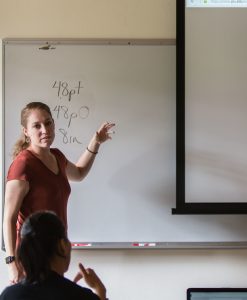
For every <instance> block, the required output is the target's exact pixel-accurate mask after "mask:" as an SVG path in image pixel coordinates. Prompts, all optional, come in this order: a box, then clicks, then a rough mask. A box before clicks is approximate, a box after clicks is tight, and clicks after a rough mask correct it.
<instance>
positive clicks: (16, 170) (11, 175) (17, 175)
mask: <svg viewBox="0 0 247 300" xmlns="http://www.w3.org/2000/svg"><path fill="white" fill-rule="evenodd" d="M29 175H30V174H29V171H28V165H27V162H26V159H24V158H21V157H17V158H16V159H15V160H14V161H13V162H12V164H11V165H10V168H9V171H8V174H7V181H9V180H15V179H16V180H25V181H29V178H30V177H29Z"/></svg>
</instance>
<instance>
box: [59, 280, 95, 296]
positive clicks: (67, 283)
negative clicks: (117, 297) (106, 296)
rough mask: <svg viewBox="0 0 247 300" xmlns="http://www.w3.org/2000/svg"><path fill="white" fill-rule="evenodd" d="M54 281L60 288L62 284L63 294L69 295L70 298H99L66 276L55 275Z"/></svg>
mask: <svg viewBox="0 0 247 300" xmlns="http://www.w3.org/2000/svg"><path fill="white" fill-rule="evenodd" d="M55 277H56V281H57V283H59V286H60V289H61V286H63V289H64V295H66V294H67V295H70V297H71V296H72V297H71V298H72V299H85V300H99V299H100V298H99V297H98V296H97V295H96V294H95V293H93V291H92V290H91V289H88V288H86V287H82V286H80V285H78V284H76V283H75V282H73V281H71V280H70V279H68V278H65V277H62V276H56V275H55Z"/></svg>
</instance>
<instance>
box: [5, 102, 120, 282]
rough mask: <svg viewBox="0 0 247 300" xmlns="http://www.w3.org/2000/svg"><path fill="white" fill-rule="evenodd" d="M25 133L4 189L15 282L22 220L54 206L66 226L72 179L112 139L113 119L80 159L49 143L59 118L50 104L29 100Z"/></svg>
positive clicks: (79, 175) (77, 177)
mask: <svg viewBox="0 0 247 300" xmlns="http://www.w3.org/2000/svg"><path fill="white" fill-rule="evenodd" d="M21 125H22V130H23V136H22V137H21V139H20V140H19V141H17V143H16V145H15V148H14V154H13V156H14V160H13V162H12V164H11V166H10V168H9V171H8V175H7V183H6V189H5V205H4V217H3V234H4V243H5V248H6V253H7V257H6V263H7V264H8V270H9V279H10V282H11V283H16V282H18V281H19V279H20V276H21V272H20V271H19V270H18V268H17V265H16V263H15V249H16V245H17V244H18V241H19V232H20V228H21V226H22V224H23V222H24V220H25V219H26V218H27V217H28V216H29V215H30V214H32V213H34V212H35V211H39V210H44V209H45V210H51V211H54V212H55V213H56V214H57V215H58V217H59V218H60V219H61V220H62V222H63V223H64V226H65V228H66V230H67V201H68V198H69V195H70V191H71V189H70V184H69V180H71V181H81V180H82V179H83V178H84V177H85V176H86V175H87V174H88V172H89V171H90V169H91V167H92V165H93V162H94V160H95V157H96V154H97V153H98V150H99V147H100V145H101V144H102V143H103V142H105V141H107V140H108V139H111V136H110V134H111V133H112V132H111V128H112V127H113V126H114V125H115V124H113V123H108V122H106V123H104V124H102V125H101V127H100V128H99V130H98V131H97V132H96V133H95V134H94V135H93V137H92V139H91V141H90V142H89V144H88V147H87V148H86V150H85V151H84V153H83V154H82V155H81V157H80V158H79V160H78V162H77V163H76V164H74V163H72V162H70V161H69V160H67V158H66V157H65V156H64V154H63V153H62V152H61V151H60V150H58V149H56V148H51V145H52V143H53V141H54V138H55V124H54V120H53V118H52V114H51V111H50V108H49V107H48V106H47V105H46V104H44V103H42V102H31V103H29V104H27V105H26V107H25V108H24V109H23V110H22V112H21Z"/></svg>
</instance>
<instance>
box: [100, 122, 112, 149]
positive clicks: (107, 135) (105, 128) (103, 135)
mask: <svg viewBox="0 0 247 300" xmlns="http://www.w3.org/2000/svg"><path fill="white" fill-rule="evenodd" d="M114 126H115V124H114V123H109V122H105V123H103V124H102V125H101V126H100V128H99V129H98V130H97V131H96V141H97V143H99V144H102V143H104V142H105V141H107V140H109V139H111V135H112V134H114V133H115V132H114V131H113V130H111V129H112V127H114Z"/></svg>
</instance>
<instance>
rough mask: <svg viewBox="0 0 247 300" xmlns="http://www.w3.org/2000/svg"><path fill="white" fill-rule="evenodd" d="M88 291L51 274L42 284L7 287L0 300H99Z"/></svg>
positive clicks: (55, 274) (18, 284)
mask: <svg viewBox="0 0 247 300" xmlns="http://www.w3.org/2000/svg"><path fill="white" fill-rule="evenodd" d="M99 299H100V298H99V297H98V296H97V295H96V294H94V293H93V292H92V291H91V290H90V289H88V288H84V287H81V286H79V285H78V284H76V283H74V282H72V281H70V280H69V279H67V278H64V277H62V276H60V275H58V274H57V273H55V272H52V273H51V275H50V276H49V278H47V279H46V280H45V281H44V282H42V283H34V284H26V283H17V284H15V285H12V286H9V287H7V288H6V289H5V290H4V291H3V292H2V294H1V295H0V300H99Z"/></svg>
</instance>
